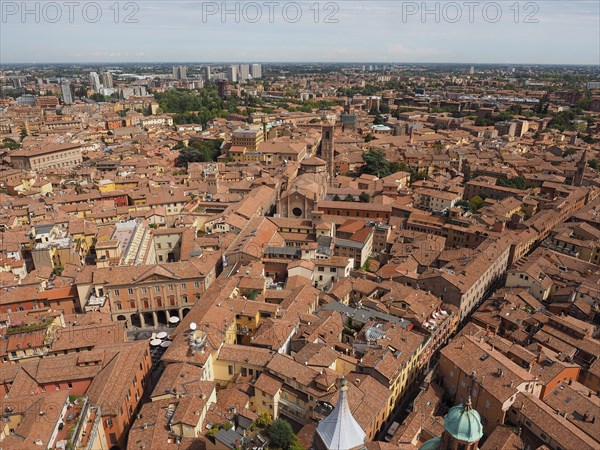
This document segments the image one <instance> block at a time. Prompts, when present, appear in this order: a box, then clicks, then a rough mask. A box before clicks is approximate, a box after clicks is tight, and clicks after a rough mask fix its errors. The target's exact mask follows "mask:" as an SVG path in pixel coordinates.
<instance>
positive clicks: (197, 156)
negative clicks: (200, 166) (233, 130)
mask: <svg viewBox="0 0 600 450" xmlns="http://www.w3.org/2000/svg"><path fill="white" fill-rule="evenodd" d="M222 143H223V141H221V140H220V139H219V140H215V141H192V142H190V144H189V146H185V145H183V142H180V143H178V144H177V145H176V146H175V148H176V149H179V156H178V157H177V162H176V163H177V166H178V167H187V166H188V164H189V163H191V162H210V161H216V160H217V158H218V157H219V155H220V154H221V145H222Z"/></svg>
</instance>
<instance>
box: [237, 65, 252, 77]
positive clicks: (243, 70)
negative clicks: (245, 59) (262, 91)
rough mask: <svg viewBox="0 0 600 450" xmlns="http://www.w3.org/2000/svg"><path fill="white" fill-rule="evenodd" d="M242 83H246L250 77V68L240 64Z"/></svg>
mask: <svg viewBox="0 0 600 450" xmlns="http://www.w3.org/2000/svg"><path fill="white" fill-rule="evenodd" d="M239 73H240V76H239V78H240V81H246V80H247V79H248V78H249V76H250V66H249V65H248V64H240V72H239Z"/></svg>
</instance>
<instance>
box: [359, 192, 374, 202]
mask: <svg viewBox="0 0 600 450" xmlns="http://www.w3.org/2000/svg"><path fill="white" fill-rule="evenodd" d="M358 200H359V201H360V202H361V203H370V202H371V196H370V195H369V193H368V192H364V191H363V192H361V193H360V195H359V196H358Z"/></svg>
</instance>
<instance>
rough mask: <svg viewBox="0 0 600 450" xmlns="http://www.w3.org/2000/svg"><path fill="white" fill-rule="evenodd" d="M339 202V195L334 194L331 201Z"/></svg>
mask: <svg viewBox="0 0 600 450" xmlns="http://www.w3.org/2000/svg"><path fill="white" fill-rule="evenodd" d="M340 200H341V198H340V196H339V195H337V194H335V195H334V196H333V201H334V202H339V201H340Z"/></svg>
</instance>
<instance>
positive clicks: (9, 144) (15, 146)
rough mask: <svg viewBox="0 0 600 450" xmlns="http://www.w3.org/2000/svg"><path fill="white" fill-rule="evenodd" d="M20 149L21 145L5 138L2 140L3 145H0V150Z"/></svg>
mask: <svg viewBox="0 0 600 450" xmlns="http://www.w3.org/2000/svg"><path fill="white" fill-rule="evenodd" d="M19 147H21V144H19V143H18V142H17V141H15V140H14V139H11V138H4V139H2V143H0V148H7V149H9V150H17V149H18V148H19Z"/></svg>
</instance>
